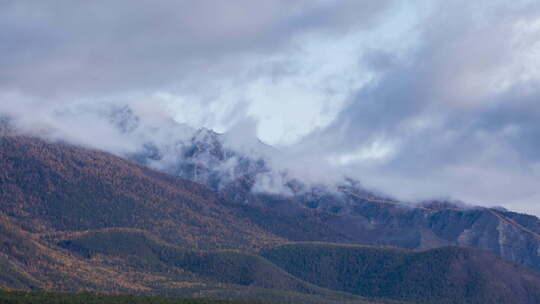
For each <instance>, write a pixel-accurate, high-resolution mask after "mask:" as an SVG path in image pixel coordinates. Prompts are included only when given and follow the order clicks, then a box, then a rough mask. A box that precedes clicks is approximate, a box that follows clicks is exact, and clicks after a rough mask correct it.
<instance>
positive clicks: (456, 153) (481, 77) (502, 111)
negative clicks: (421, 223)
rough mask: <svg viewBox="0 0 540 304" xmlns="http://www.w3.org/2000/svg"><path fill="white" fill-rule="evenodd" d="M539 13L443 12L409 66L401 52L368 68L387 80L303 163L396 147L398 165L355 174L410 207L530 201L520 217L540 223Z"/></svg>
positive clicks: (516, 7)
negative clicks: (416, 202)
mask: <svg viewBox="0 0 540 304" xmlns="http://www.w3.org/2000/svg"><path fill="white" fill-rule="evenodd" d="M539 13H540V5H539V4H538V3H537V2H531V1H521V2H516V3H514V2H512V3H507V2H501V1H479V2H474V3H471V2H467V1H452V2H438V3H437V5H435V9H434V12H433V14H432V15H430V16H429V17H428V18H426V20H424V22H423V23H422V24H421V25H420V26H419V30H420V31H421V32H420V43H419V47H417V48H413V49H412V50H410V53H408V54H405V56H403V55H404V54H399V55H401V58H400V59H397V57H396V56H393V53H392V51H393V50H391V49H389V50H388V49H381V50H372V52H371V53H369V54H368V56H364V57H363V58H362V60H363V61H364V63H365V64H366V66H369V67H371V68H372V69H373V70H374V71H376V72H377V73H378V75H379V76H378V77H376V79H374V80H373V81H372V83H370V84H368V85H367V86H365V87H363V88H362V89H361V90H359V91H358V92H356V93H355V94H354V95H353V96H351V98H350V100H351V101H350V102H349V105H348V106H347V107H346V108H344V109H343V110H342V112H341V114H340V115H339V116H338V118H337V119H336V120H335V121H334V122H333V124H332V125H330V126H329V127H328V128H326V129H324V130H318V131H316V132H314V133H313V134H311V135H310V136H308V137H307V138H306V139H305V140H304V149H305V150H302V149H301V150H300V152H298V154H300V155H301V154H303V153H306V151H317V152H316V153H317V154H318V155H321V156H322V157H329V156H331V155H334V154H340V153H342V154H343V153H350V152H351V151H354V150H355V149H358V148H361V147H365V146H369V145H370V144H372V143H374V142H377V141H383V142H389V143H393V144H394V145H395V146H394V150H393V153H391V156H389V157H387V158H385V159H384V160H383V161H373V160H365V161H358V162H356V163H350V164H347V166H348V167H349V168H348V169H349V170H350V171H351V174H353V175H355V176H357V177H359V178H360V180H362V181H363V182H364V183H365V184H367V185H371V186H375V187H378V188H381V189H383V190H384V191H385V192H387V193H392V194H396V195H397V196H398V197H400V196H401V197H402V198H403V197H404V198H408V199H425V198H429V197H434V196H446V195H453V196H454V197H457V198H463V199H469V200H473V202H474V203H481V204H488V205H489V204H503V205H505V206H508V207H513V206H514V204H515V205H516V206H517V203H518V202H521V203H523V202H524V201H528V202H529V203H528V204H529V205H528V207H524V205H523V204H521V205H520V206H519V208H521V209H520V210H527V211H529V212H535V213H536V214H540V207H539V206H537V205H536V202H537V201H536V200H537V199H538V191H537V190H534V189H536V186H535V185H536V184H537V182H538V181H540V175H539V172H538V170H537V169H533V168H537V167H538V161H539V154H540V153H539V151H540V140H539V138H540V137H539V135H540V124H539V123H538V121H540V104H539V103H538V102H537V101H538V100H539V99H540V94H539V93H538V92H540V91H539V90H538V88H539V87H540V75H539V74H536V75H534V69H535V68H534V64H537V61H538V56H537V55H531V53H532V54H534V49H537V47H538V44H537V41H538V40H537V38H538V35H540V27H538V25H537V24H536V23H537V16H538V15H539ZM535 22H536V23H535ZM535 24H536V25H535ZM524 56H533V57H532V58H526V57H524ZM530 60H533V61H532V62H531V61H530ZM534 60H536V62H535V61H534ZM529 65H532V66H533V67H532V68H531V67H530V66H529ZM531 73H533V75H529V74H531ZM526 208H528V209H526Z"/></svg>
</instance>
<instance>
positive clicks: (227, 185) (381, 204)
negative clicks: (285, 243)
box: [133, 129, 540, 272]
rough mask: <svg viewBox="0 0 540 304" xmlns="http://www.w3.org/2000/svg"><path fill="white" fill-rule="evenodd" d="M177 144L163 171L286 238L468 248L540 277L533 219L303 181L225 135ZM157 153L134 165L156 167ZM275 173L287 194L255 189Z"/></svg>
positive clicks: (538, 227)
mask: <svg viewBox="0 0 540 304" xmlns="http://www.w3.org/2000/svg"><path fill="white" fill-rule="evenodd" d="M179 146H181V147H182V148H181V149H179V150H178V151H177V153H178V154H177V156H178V158H177V161H176V162H173V164H172V165H170V166H169V167H164V168H163V167H162V168H158V169H160V170H163V171H164V172H167V173H169V174H172V175H175V176H179V177H182V178H186V179H190V180H192V181H196V182H198V183H202V184H204V185H206V186H208V187H210V188H212V189H213V190H215V191H218V192H219V193H220V195H221V196H222V197H224V198H225V200H226V201H228V202H232V203H233V204H232V205H235V206H233V208H236V209H237V210H238V212H240V213H243V215H244V216H245V217H248V218H250V219H252V220H253V221H254V222H257V223H258V224H259V225H260V226H264V228H265V229H266V230H267V231H271V232H272V233H274V234H276V235H280V236H283V237H285V238H287V239H292V240H295V241H329V242H340V243H357V244H369V245H388V246H396V247H401V248H406V249H418V250H424V249H431V248H438V247H441V246H451V245H457V246H467V247H474V248H481V249H485V250H489V251H491V252H493V253H495V254H497V255H498V256H500V257H502V258H504V259H506V260H508V261H511V262H514V263H517V264H520V265H523V266H526V267H529V268H531V269H533V270H536V271H539V272H540V220H539V219H538V218H537V217H535V216H530V215H525V214H519V213H515V212H511V211H508V210H504V209H500V208H483V207H476V206H470V205H467V204H464V203H460V202H451V201H429V202H423V203H420V204H408V203H404V202H400V201H398V200H395V199H391V198H388V197H385V196H382V195H380V194H374V193H372V192H370V191H367V190H366V189H364V188H363V187H361V186H360V184H359V183H358V182H357V181H355V180H352V179H345V180H343V182H341V183H339V184H336V185H322V184H307V183H303V182H302V181H301V180H298V179H293V178H287V176H288V175H287V173H286V172H275V170H274V169H273V168H271V166H270V165H269V164H268V161H266V160H265V157H264V155H265V153H262V154H257V153H253V154H245V153H242V152H241V151H235V150H234V149H232V148H230V147H229V146H228V145H227V140H226V136H225V135H220V134H217V133H214V132H212V131H210V130H206V129H202V130H199V131H198V132H196V133H195V134H194V135H193V137H191V138H190V139H189V140H186V141H182V144H181V145H179ZM261 149H264V147H262V148H261ZM155 151H159V148H157V146H156V150H154V152H155ZM274 152H275V153H279V151H274ZM156 154H157V155H160V153H154V154H144V153H142V154H139V155H138V157H137V158H134V159H133V160H135V161H137V162H140V163H142V164H151V162H150V161H149V159H150V156H151V155H156ZM161 154H163V153H161ZM145 155H146V156H145ZM224 168H226V170H225V169H224ZM276 175H279V176H280V177H281V178H282V179H281V180H277V181H275V182H276V183H279V182H281V183H282V184H281V185H278V188H283V189H285V191H282V192H281V193H277V194H276V193H267V192H264V191H257V189H258V183H259V182H260V178H261V177H265V176H269V177H272V176H276Z"/></svg>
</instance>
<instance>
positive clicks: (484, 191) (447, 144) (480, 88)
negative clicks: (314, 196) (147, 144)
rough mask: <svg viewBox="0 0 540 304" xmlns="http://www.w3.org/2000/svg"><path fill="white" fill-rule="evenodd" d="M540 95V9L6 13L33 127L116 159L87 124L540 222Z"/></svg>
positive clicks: (385, 2) (270, 2)
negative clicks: (207, 132) (148, 124)
mask: <svg viewBox="0 0 540 304" xmlns="http://www.w3.org/2000/svg"><path fill="white" fill-rule="evenodd" d="M539 84H540V2H538V1H521V0H515V1H499V0H477V1H465V0H463V1H462V0H455V1H442V0H441V1H427V0H426V1H398V0H395V1H393V0H378V1H371V0H369V1H368V0H366V1H361V0H351V1H346V0H343V1H337V0H297V1H294V0H261V1H252V0H227V1H225V0H189V1H188V0H184V1H164V0H153V1H127V0H118V1H99V0H96V1H72V0H69V1H68V0H66V1H61V0H56V1H46V0H42V1H18V0H0V112H2V113H7V114H8V115H10V116H12V117H16V118H17V119H18V120H19V122H21V125H24V126H26V127H31V128H38V129H39V128H43V127H44V126H45V125H47V124H53V125H56V126H57V127H59V126H61V127H63V128H64V129H66V130H65V131H64V133H63V134H64V135H65V136H68V137H69V138H71V139H74V140H75V141H76V142H80V143H84V142H89V143H95V142H97V141H99V142H100V144H101V147H105V148H107V147H110V149H111V150H115V149H116V150H118V149H119V147H118V145H128V143H124V142H122V140H121V139H120V136H121V134H113V133H114V132H112V131H110V129H109V128H108V126H106V125H103V124H104V122H103V121H102V120H99V119H96V118H95V113H94V112H92V113H94V114H92V115H90V114H89V111H90V110H88V109H94V108H95V107H97V105H103V104H122V103H127V104H130V105H131V106H132V107H134V108H136V109H137V111H138V113H139V114H140V113H143V114H144V115H147V116H149V117H152V119H157V120H159V119H174V120H176V121H177V122H181V123H187V124H188V125H191V126H194V127H202V126H204V127H208V128H212V129H214V130H216V131H218V132H227V131H229V130H234V132H246V134H250V135H252V136H258V137H259V138H260V139H262V140H263V141H264V142H266V143H268V144H272V145H275V146H277V147H279V148H280V149H281V150H282V151H285V154H286V155H287V157H286V158H287V160H284V161H283V163H282V164H281V165H282V166H291V167H297V169H298V170H299V171H302V172H304V173H305V174H306V175H308V177H310V178H317V177H319V176H325V175H328V174H327V173H328V171H327V170H331V171H333V172H342V173H343V174H347V175H351V176H354V177H356V178H358V179H360V180H361V181H362V183H363V184H364V185H366V186H368V187H374V188H376V189H379V190H382V191H384V192H387V193H389V194H391V195H395V196H397V197H398V198H403V199H406V200H417V199H426V198H432V197H452V198H456V199H462V200H465V201H468V202H470V203H473V204H480V205H487V206H489V205H502V206H505V207H508V208H510V209H513V210H517V211H523V212H528V213H534V214H536V215H540V122H539V119H540V99H539V97H540V91H539ZM59 117H61V119H60V120H59ZM173 131H176V129H174V128H171V129H170V130H169V132H173ZM66 134H67V135H66ZM246 136H248V135H246ZM103 143H107V144H103ZM115 145H116V146H115ZM126 149H128V148H126ZM300 160H301V161H300ZM328 168H331V169H328Z"/></svg>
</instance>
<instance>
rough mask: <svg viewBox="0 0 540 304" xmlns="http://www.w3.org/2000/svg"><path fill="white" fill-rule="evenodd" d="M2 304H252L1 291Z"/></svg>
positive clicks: (130, 296)
mask: <svg viewBox="0 0 540 304" xmlns="http://www.w3.org/2000/svg"><path fill="white" fill-rule="evenodd" d="M0 303H1V304H241V303H243V304H250V303H254V302H249V303H248V302H231V301H215V300H205V299H174V298H167V297H158V296H135V295H104V294H91V293H75V294H70V293H53V292H43V291H35V292H27V291H7V290H0Z"/></svg>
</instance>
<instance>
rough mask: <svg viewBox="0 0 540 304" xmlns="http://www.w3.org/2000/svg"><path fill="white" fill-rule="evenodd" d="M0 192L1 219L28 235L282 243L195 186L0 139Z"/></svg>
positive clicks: (69, 150) (213, 245)
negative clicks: (140, 232)
mask: <svg viewBox="0 0 540 304" xmlns="http://www.w3.org/2000/svg"><path fill="white" fill-rule="evenodd" d="M0 185H1V187H0V204H1V210H2V212H3V213H4V214H6V215H9V216H11V217H13V218H15V219H17V220H20V221H21V222H24V225H25V226H26V227H25V228H26V229H28V230H30V231H32V232H42V231H65V230H87V229H103V228H108V227H129V228H140V229H145V230H149V231H152V232H154V233H155V234H156V235H159V236H160V237H161V238H163V239H164V240H166V241H170V242H173V243H175V244H178V245H180V246H185V247H187V248H201V249H218V248H222V249H223V248H232V249H237V248H257V247H261V246H265V245H267V244H275V243H277V242H280V241H282V239H280V238H279V237H276V236H274V235H271V234H269V233H267V232H265V231H263V230H261V229H259V228H258V227H257V226H255V225H253V224H251V223H250V222H249V221H247V220H244V219H242V218H238V217H235V216H234V215H231V214H229V212H227V210H226V209H225V208H224V207H223V206H222V205H221V204H219V203H218V199H219V197H218V196H217V195H215V194H214V193H213V192H212V191H209V190H208V189H206V188H205V187H203V186H200V185H198V184H195V183H193V182H189V181H187V180H182V179H178V178H173V177H170V176H168V175H165V174H162V173H158V172H156V171H153V170H151V169H148V168H146V167H142V166H137V165H134V164H132V163H130V162H128V161H125V160H123V159H120V158H118V157H114V156H112V155H110V154H107V153H103V152H98V151H92V150H87V149H83V148H77V147H73V146H69V145H64V144H52V143H47V142H45V141H42V140H38V139H33V138H27V137H1V138H0Z"/></svg>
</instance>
